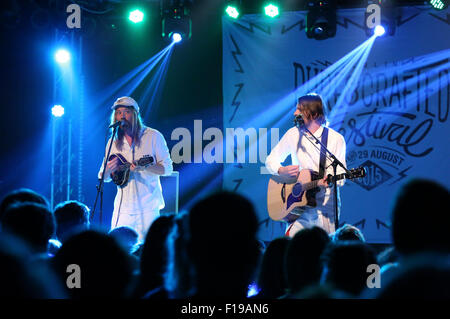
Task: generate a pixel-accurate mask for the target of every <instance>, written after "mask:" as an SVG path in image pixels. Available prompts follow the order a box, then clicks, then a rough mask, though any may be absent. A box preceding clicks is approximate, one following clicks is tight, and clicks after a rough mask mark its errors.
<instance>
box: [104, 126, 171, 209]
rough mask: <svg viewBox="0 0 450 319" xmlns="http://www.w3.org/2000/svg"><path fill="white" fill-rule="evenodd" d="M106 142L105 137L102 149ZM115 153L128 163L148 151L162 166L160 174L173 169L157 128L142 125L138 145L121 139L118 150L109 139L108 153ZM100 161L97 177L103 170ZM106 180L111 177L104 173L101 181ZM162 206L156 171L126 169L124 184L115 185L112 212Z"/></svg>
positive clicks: (168, 173)
mask: <svg viewBox="0 0 450 319" xmlns="http://www.w3.org/2000/svg"><path fill="white" fill-rule="evenodd" d="M110 143H111V139H109V141H108V143H107V145H106V152H107V151H108V147H109V144H110ZM106 152H105V154H106ZM115 153H120V154H121V155H122V156H123V157H125V159H126V160H127V161H128V162H129V163H131V162H132V161H134V160H139V159H140V158H142V157H144V156H145V155H150V156H153V158H154V159H155V162H156V163H158V164H161V165H162V166H164V175H170V174H171V173H172V171H173V167H172V160H171V159H170V154H169V149H168V148H167V144H166V141H165V139H164V137H163V135H162V134H161V133H160V132H159V131H157V130H155V129H152V128H149V127H146V128H145V129H143V132H142V136H141V142H140V145H139V146H134V148H133V147H132V146H130V145H129V144H128V142H127V141H126V140H125V141H124V142H123V145H122V150H120V151H119V150H118V149H117V147H116V143H113V145H112V148H111V154H115ZM104 160H105V159H103V161H104ZM103 163H104V162H103ZM103 163H102V166H101V167H100V171H99V172H98V177H99V178H101V174H102V171H103ZM109 181H111V177H110V176H105V182H109ZM163 208H164V198H163V196H162V189H161V183H160V181H159V175H158V174H155V173H152V172H151V171H150V170H149V169H148V168H145V167H137V168H136V169H135V170H134V171H131V172H130V178H129V181H128V183H127V184H126V186H124V187H119V186H118V187H117V194H116V198H115V200H114V213H113V214H117V212H119V210H120V213H121V214H122V213H123V214H140V213H145V212H147V211H156V210H161V209H163Z"/></svg>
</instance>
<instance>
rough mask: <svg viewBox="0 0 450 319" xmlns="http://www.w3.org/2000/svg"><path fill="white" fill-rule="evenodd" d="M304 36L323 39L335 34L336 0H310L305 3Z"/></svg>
mask: <svg viewBox="0 0 450 319" xmlns="http://www.w3.org/2000/svg"><path fill="white" fill-rule="evenodd" d="M307 7H308V13H307V15H306V36H307V37H308V38H310V39H311V38H314V39H316V40H324V39H327V38H331V37H334V36H335V35H336V0H327V1H319V0H310V1H308V3H307Z"/></svg>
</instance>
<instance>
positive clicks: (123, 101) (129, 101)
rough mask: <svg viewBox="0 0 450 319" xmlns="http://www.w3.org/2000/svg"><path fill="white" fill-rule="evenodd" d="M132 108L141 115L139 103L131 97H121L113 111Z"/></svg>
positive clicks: (114, 105) (115, 103)
mask: <svg viewBox="0 0 450 319" xmlns="http://www.w3.org/2000/svg"><path fill="white" fill-rule="evenodd" d="M121 106H122V107H132V108H133V109H135V110H136V112H138V113H139V105H138V104H137V102H136V101H135V100H134V99H133V98H131V97H129V96H122V97H119V98H118V99H117V100H116V102H114V104H113V106H112V107H111V110H115V109H117V108H118V107H121Z"/></svg>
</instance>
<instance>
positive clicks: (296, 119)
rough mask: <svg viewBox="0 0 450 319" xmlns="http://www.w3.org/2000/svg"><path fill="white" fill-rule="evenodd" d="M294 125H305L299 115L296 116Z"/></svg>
mask: <svg viewBox="0 0 450 319" xmlns="http://www.w3.org/2000/svg"><path fill="white" fill-rule="evenodd" d="M294 125H295V126H297V127H299V126H302V125H305V121H304V120H303V117H302V115H301V114H299V115H297V116H296V117H295V118H294Z"/></svg>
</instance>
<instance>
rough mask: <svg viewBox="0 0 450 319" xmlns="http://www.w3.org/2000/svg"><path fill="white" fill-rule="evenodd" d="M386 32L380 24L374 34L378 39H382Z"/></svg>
mask: <svg viewBox="0 0 450 319" xmlns="http://www.w3.org/2000/svg"><path fill="white" fill-rule="evenodd" d="M385 32H386V30H385V29H384V27H383V26H382V25H381V24H380V25H377V26H376V27H375V30H374V34H375V35H376V36H377V37H381V36H382V35H383V34H384V33H385Z"/></svg>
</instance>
